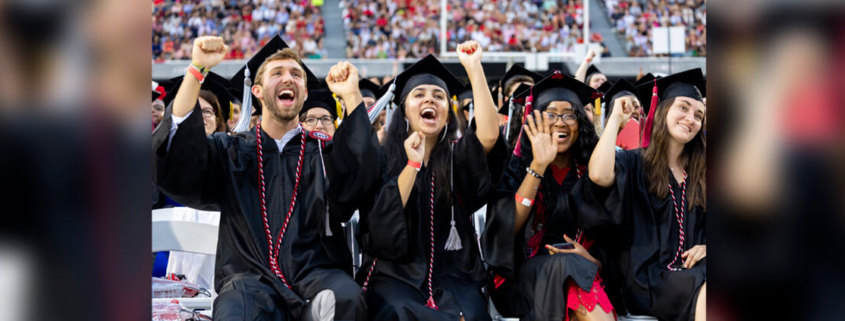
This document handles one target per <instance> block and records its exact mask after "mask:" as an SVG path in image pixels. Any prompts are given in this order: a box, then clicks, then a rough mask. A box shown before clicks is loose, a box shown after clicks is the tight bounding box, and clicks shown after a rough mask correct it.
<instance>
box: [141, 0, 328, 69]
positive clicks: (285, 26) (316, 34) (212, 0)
mask: <svg viewBox="0 0 845 321" xmlns="http://www.w3.org/2000/svg"><path fill="white" fill-rule="evenodd" d="M315 4H320V5H321V3H319V2H317V1H313V2H312V1H296V0H228V1H224V0H176V1H173V0H155V1H153V9H152V10H153V12H152V31H153V34H152V52H153V60H155V61H156V62H162V61H165V60H178V59H190V57H191V44H192V42H193V40H194V39H195V38H197V37H201V36H220V37H223V39H225V40H226V42H227V43H229V44H231V46H230V51H229V52H228V54H227V55H226V58H227V59H244V58H245V57H247V58H248V57H251V56H252V55H254V54H255V52H256V51H258V49H260V48H261V47H262V46H264V45H265V44H266V43H267V42H268V41H269V40H270V39H271V38H272V37H273V36H274V35H276V34H279V35H281V36H282V37H283V38H284V39H285V40H286V41H287V43H288V44H289V45H290V46H291V47H292V48H293V49H294V50H296V51H297V52H298V53H299V54H300V56H302V57H305V58H312V59H315V58H323V57H326V54H327V53H326V49H325V47H324V45H323V35H324V33H325V29H324V18H323V16H322V13H321V8H320V6H317V5H315Z"/></svg>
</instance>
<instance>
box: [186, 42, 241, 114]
mask: <svg viewBox="0 0 845 321" xmlns="http://www.w3.org/2000/svg"><path fill="white" fill-rule="evenodd" d="M228 51H229V46H227V45H226V44H224V43H223V38H220V37H211V36H206V37H199V38H197V39H194V48H193V52H192V54H191V57H192V62H191V63H192V64H193V66H192V67H188V68H194V70H186V71H185V79H184V80H182V85H181V86H180V87H179V91H178V92H177V93H176V97H174V98H173V116H176V117H185V115H187V114H188V113H189V112H190V111H191V110H194V105H195V104H196V103H197V98H198V97H199V93H200V87H201V86H202V85H201V84H200V82H199V79H197V77H196V76H194V74H199V73H200V72H199V71H198V70H196V69H197V68H205V71H208V70H210V69H211V68H213V67H214V66H217V64H219V63H220V62H221V61H223V57H224V56H225V55H226V53H227V52H228Z"/></svg>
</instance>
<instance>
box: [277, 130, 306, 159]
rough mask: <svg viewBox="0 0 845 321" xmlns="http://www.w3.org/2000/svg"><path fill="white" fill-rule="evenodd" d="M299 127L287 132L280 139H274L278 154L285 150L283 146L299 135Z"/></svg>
mask: <svg viewBox="0 0 845 321" xmlns="http://www.w3.org/2000/svg"><path fill="white" fill-rule="evenodd" d="M300 130H301V129H300V126H296V128H294V129H291V130H289V131H288V132H287V133H285V134H284V135H283V136H282V139H274V140H275V141H276V146H277V147H279V153H281V152H282V151H283V150H284V149H285V148H284V147H285V145H287V143H288V142H289V141H290V140H291V139H293V138H294V137H296V135H298V134H299V133H300Z"/></svg>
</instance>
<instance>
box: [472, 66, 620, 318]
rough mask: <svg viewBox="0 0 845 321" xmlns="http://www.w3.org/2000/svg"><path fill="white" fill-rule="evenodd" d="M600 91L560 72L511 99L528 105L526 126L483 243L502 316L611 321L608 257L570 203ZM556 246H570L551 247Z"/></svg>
mask: <svg viewBox="0 0 845 321" xmlns="http://www.w3.org/2000/svg"><path fill="white" fill-rule="evenodd" d="M595 92H596V91H595V89H592V88H590V87H588V86H587V85H585V84H584V83H582V82H580V81H578V80H575V79H574V78H572V77H569V76H566V75H563V74H562V73H560V72H559V71H558V72H554V73H552V74H551V75H549V76H548V77H546V78H545V79H543V80H541V81H540V82H538V83H537V84H536V85H534V86H533V87H531V88H530V89H529V90H526V91H525V92H521V93H519V94H518V95H517V96H515V97H514V99H520V98H525V99H526V100H527V101H528V102H527V103H526V113H528V116H526V118H527V124H525V125H524V131H523V134H522V138H521V139H520V141H519V144H518V146H517V147H516V148H517V149H516V150H515V151H514V154H515V156H514V157H513V158H512V159H511V160H510V163H509V165H508V168H507V170H506V171H505V175H504V177H503V179H502V182H501V184H500V186H499V188H498V192H497V196H496V200H495V201H494V202H493V203H491V204H490V205H488V220H489V221H490V222H491V224H490V227H489V228H488V229H487V230H485V235H484V236H483V237H482V240H483V241H482V246H489V247H492V248H493V249H491V251H490V252H493V253H495V254H494V255H489V256H487V257H486V258H487V262H488V263H489V264H490V265H491V267H492V269H491V270H492V271H493V273H492V274H493V277H492V278H491V279H490V281H491V282H490V284H489V285H488V289H489V291H490V294H491V297H492V299H493V302H494V304H496V308H497V310H498V311H499V312H500V313H502V315H505V316H509V317H519V318H520V319H522V320H562V319H563V320H568V319H569V318H570V316H576V317H577V319H579V320H611V319H613V318H614V315H613V305H612V304H611V303H610V301H609V300H608V297H607V295H606V294H605V292H604V289H603V286H602V278H601V277H599V274H598V272H600V270H601V266H602V262H601V261H600V259H599V258H603V257H604V256H603V254H601V253H597V251H601V249H600V248H599V247H598V246H596V239H595V238H594V237H593V236H591V235H590V234H589V233H586V234H585V233H582V232H581V230H580V229H579V226H578V221H577V220H576V218H575V210H574V209H572V208H571V207H570V205H569V200H568V194H569V191H570V190H571V189H572V186H573V185H575V184H576V182H578V181H579V180H581V179H582V178H583V179H587V162H588V161H589V159H590V154H591V153H592V151H593V148H594V147H595V144H596V142H597V140H598V138H597V136H596V133H595V129H594V128H593V124H592V123H591V122H590V121H589V119H587V117H586V115H585V114H584V109H583V108H582V107H583V105H584V104H588V103H590V102H591V100H592V97H593V94H594V93H595ZM529 102H530V103H529ZM535 106H536V107H535ZM497 235H502V236H498V237H497ZM504 235H511V236H513V237H508V236H504ZM559 243H568V246H569V248H567V247H566V246H561V247H562V248H563V249H561V248H557V247H554V246H553V245H555V244H559Z"/></svg>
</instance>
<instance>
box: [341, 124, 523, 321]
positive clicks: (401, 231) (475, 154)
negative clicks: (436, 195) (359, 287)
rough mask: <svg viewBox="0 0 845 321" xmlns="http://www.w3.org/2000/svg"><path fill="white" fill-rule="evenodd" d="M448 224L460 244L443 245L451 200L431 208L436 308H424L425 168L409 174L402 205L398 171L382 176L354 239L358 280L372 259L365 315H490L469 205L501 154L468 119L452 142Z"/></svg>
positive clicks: (476, 202) (488, 182) (482, 191)
mask: <svg viewBox="0 0 845 321" xmlns="http://www.w3.org/2000/svg"><path fill="white" fill-rule="evenodd" d="M453 153H454V154H453V155H454V186H455V189H454V190H453V192H452V199H453V203H455V226H456V228H457V231H458V234H459V236H460V239H461V244H462V247H463V248H462V249H461V250H458V251H447V250H445V244H446V240H447V239H448V237H449V232H450V229H451V224H450V222H451V215H452V212H451V207H450V206H451V204H437V203H435V209H434V212H435V214H434V216H435V217H434V244H435V245H434V248H435V251H434V271H433V276H432V288H433V293H434V300H435V302H436V305H437V307H438V309H439V311H436V310H434V309H431V308H428V307H427V306H426V305H425V304H426V300H427V299H428V297H429V295H428V281H427V276H428V267H429V253H430V251H431V242H430V237H431V236H430V233H431V232H430V226H431V225H430V224H431V223H430V193H431V183H430V182H431V174H432V168H429V167H427V166H424V167H422V168H421V169H420V171H419V173H418V174H417V178H416V181H415V184H414V188H413V190H412V192H411V195H410V197H409V198H408V203H407V206H405V207H403V206H402V199H401V196H400V194H399V188H398V185H397V184H398V176H394V177H386V174H385V177H384V184H383V185H382V186H381V189H380V190H379V192H378V195H377V197H376V198H375V200H374V203H373V204H372V206H365V207H362V208H361V211H360V213H361V221H362V224H361V233H360V234H359V239H360V240H361V245H362V248H363V250H364V262H365V263H364V265H363V268H362V269H361V270H360V271H359V272H358V277H357V279H358V281H359V282H360V283H362V284H363V282H364V281H365V280H366V278H367V275H368V274H369V273H370V270H371V267H372V266H373V265H372V262H373V258H374V257H375V258H378V261H377V264H376V266H375V268H374V269H373V271H372V274H371V277H370V280H369V283H368V286H367V290H366V296H367V305H368V307H369V312H370V319H372V320H397V319H398V320H458V319H459V318H460V315H461V313H462V314H463V316H464V318H465V319H466V320H490V314H489V313H488V312H487V302H486V298H485V297H484V295H483V294H482V288H483V287H484V281H485V270H484V265H483V263H482V261H481V256H480V253H479V246H478V242H477V239H476V236H475V230H474V228H473V225H472V217H471V215H472V213H474V212H475V211H477V210H478V209H479V208H480V207H481V206H482V205H483V204H484V203H485V201H486V197H488V196H489V195H490V194H491V193H492V192H493V190H494V188H495V186H496V184H497V183H498V180H499V178H500V176H501V173H502V171H503V169H504V165H505V159H507V155H506V148H505V144H504V139H503V138H502V137H501V136H500V137H499V139H498V140H497V141H496V144H495V146H494V148H493V150H492V151H491V152H490V153H489V154H488V155H485V154H484V150H483V147H482V145H481V142H479V140H478V137H477V136H476V134H475V126H474V125H473V126H471V127H470V129H469V130H468V131H467V133H466V134H465V135H464V136H462V137H461V139H460V140H459V141H458V142H457V143H456V144H455V145H454V150H453Z"/></svg>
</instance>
